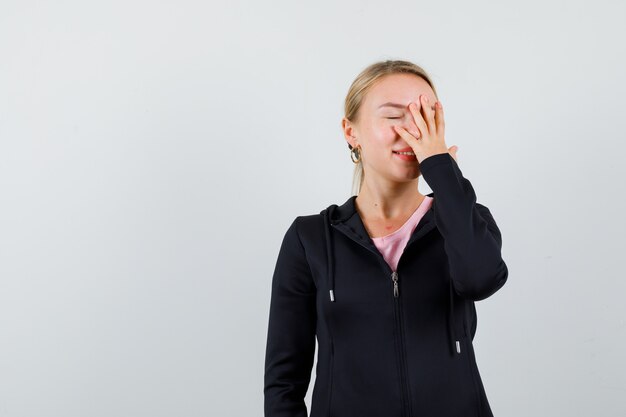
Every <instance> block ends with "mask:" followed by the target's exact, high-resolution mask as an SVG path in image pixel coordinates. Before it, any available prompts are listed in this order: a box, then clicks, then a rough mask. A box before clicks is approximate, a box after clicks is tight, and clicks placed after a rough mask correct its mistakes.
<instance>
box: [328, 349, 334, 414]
mask: <svg viewBox="0 0 626 417" xmlns="http://www.w3.org/2000/svg"><path fill="white" fill-rule="evenodd" d="M329 362H330V366H329V367H328V407H327V410H328V412H327V413H326V415H327V416H328V417H332V414H331V410H332V401H333V368H334V362H335V348H334V346H333V341H332V340H331V341H330V361H329Z"/></svg>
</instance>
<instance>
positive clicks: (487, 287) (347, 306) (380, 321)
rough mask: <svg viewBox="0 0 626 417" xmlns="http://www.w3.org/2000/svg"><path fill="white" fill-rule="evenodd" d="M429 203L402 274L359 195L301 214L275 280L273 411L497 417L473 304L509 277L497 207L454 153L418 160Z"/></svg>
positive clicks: (285, 416) (270, 359)
mask: <svg viewBox="0 0 626 417" xmlns="http://www.w3.org/2000/svg"><path fill="white" fill-rule="evenodd" d="M420 170H421V173H422V176H423V177H424V179H425V180H426V181H427V182H428V185H429V186H430V187H431V189H432V190H433V192H432V193H430V194H428V196H431V197H433V198H434V200H433V205H432V206H431V207H430V209H429V210H428V211H427V212H426V213H425V215H424V216H423V217H422V218H421V219H420V221H419V223H418V224H417V226H416V228H415V230H414V231H413V234H412V235H411V237H410V239H409V241H408V243H407V246H406V247H405V249H404V251H403V253H402V256H401V257H400V260H399V261H398V267H397V270H396V271H392V269H391V268H390V267H389V265H388V264H387V262H386V261H385V260H384V258H383V257H382V255H381V254H380V252H379V251H378V249H377V248H376V246H375V245H374V243H373V242H372V240H371V239H370V237H369V235H368V233H367V231H366V229H365V227H364V225H363V222H362V220H361V218H360V216H359V214H358V213H357V212H356V210H355V204H354V200H355V198H356V196H352V197H350V198H349V199H348V200H347V201H346V202H345V203H344V204H342V205H341V206H337V205H336V204H333V205H331V206H329V207H328V208H326V209H325V210H322V211H321V212H320V214H314V215H304V216H297V217H296V218H295V220H294V221H293V222H292V223H291V226H290V227H289V229H288V230H287V232H286V233H285V236H284V239H283V242H282V245H281V247H280V252H279V254H278V259H277V262H276V267H275V270H274V275H273V279H272V290H271V303H270V311H269V328H268V333H267V346H266V353H265V381H264V395H265V416H266V417H305V416H307V409H306V405H305V402H304V397H305V395H306V392H307V389H308V386H309V382H310V378H311V370H312V366H313V359H314V354H315V338H316V336H317V342H318V356H317V367H316V380H315V386H314V389H313V394H312V401H311V413H310V416H311V417H401V416H402V417H453V416H454V417H461V416H462V417H479V416H480V417H491V416H493V414H492V411H491V408H490V406H489V402H488V401H487V396H486V394H485V390H484V387H483V384H482V381H481V377H480V374H479V372H478V367H477V365H476V359H475V356H474V349H473V345H472V340H473V339H474V335H475V333H476V321H477V317H476V308H475V305H474V302H475V301H479V300H483V299H485V298H487V297H489V296H490V295H492V294H493V293H495V292H496V291H497V290H498V289H500V288H501V287H502V286H503V285H504V283H505V282H506V280H507V277H508V269H507V266H506V264H505V263H504V261H503V259H502V256H501V248H502V238H501V235H500V230H499V229H498V226H497V225H496V222H495V221H494V219H493V217H492V215H491V213H490V211H489V209H488V208H487V207H485V206H484V205H482V204H480V203H477V202H476V194H475V193H474V189H473V187H472V185H471V184H470V182H469V181H468V180H467V179H466V178H464V177H463V175H462V173H461V170H460V169H459V167H458V165H457V163H456V161H455V160H454V159H453V158H452V157H451V156H450V154H448V153H442V154H436V155H432V156H430V157H428V158H426V159H424V160H423V161H422V162H421V164H420Z"/></svg>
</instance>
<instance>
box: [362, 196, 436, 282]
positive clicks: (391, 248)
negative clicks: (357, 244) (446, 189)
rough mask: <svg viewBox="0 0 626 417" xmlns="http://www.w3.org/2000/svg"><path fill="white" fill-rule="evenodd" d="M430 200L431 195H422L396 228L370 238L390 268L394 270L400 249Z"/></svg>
mask: <svg viewBox="0 0 626 417" xmlns="http://www.w3.org/2000/svg"><path fill="white" fill-rule="evenodd" d="M432 200H433V198H432V197H429V196H424V200H422V203H421V204H420V205H419V207H418V208H417V209H416V210H415V212H414V213H413V214H412V215H411V217H409V219H408V220H407V221H406V222H405V223H404V224H403V225H402V226H401V227H400V228H399V229H398V230H396V231H395V232H393V233H390V234H388V235H386V236H381V237H373V238H372V241H373V242H374V245H376V247H377V248H378V251H379V252H380V253H381V254H382V255H383V258H385V261H387V263H388V264H389V266H390V267H391V269H392V270H394V271H395V270H396V268H397V267H398V261H399V260H400V255H402V251H404V247H405V246H406V244H407V242H408V241H409V238H410V237H411V235H412V234H413V231H414V230H415V227H416V226H417V224H418V223H419V221H420V219H421V218H422V217H423V216H424V213H426V212H427V211H428V209H429V208H430V206H431V205H432Z"/></svg>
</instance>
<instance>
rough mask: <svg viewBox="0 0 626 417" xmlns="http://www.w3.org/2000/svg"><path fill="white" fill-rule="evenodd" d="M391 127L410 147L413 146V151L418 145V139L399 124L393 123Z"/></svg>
mask: <svg viewBox="0 0 626 417" xmlns="http://www.w3.org/2000/svg"><path fill="white" fill-rule="evenodd" d="M393 128H394V129H395V130H396V132H398V134H399V135H400V137H401V138H402V139H404V140H405V141H406V143H408V144H409V146H410V147H411V148H413V151H415V149H416V148H417V147H418V146H419V140H417V139H416V138H415V136H413V135H411V134H410V133H409V132H407V131H406V129H404V128H403V127H401V126H396V125H394V126H393Z"/></svg>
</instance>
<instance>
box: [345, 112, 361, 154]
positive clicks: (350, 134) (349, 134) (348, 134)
mask: <svg viewBox="0 0 626 417" xmlns="http://www.w3.org/2000/svg"><path fill="white" fill-rule="evenodd" d="M341 130H342V131H343V136H344V137H345V138H346V141H347V142H348V144H349V145H350V146H352V147H353V148H355V147H357V146H358V145H359V142H358V141H357V140H356V137H355V136H356V135H355V134H356V129H355V127H354V125H353V124H352V122H351V121H350V120H348V119H346V118H345V117H344V118H343V119H341Z"/></svg>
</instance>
